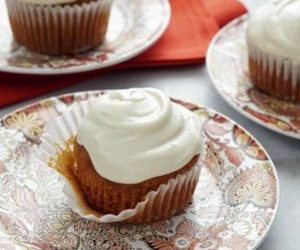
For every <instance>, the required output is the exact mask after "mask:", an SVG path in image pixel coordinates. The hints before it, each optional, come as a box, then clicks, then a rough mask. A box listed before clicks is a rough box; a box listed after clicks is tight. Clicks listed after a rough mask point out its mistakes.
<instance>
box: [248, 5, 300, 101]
mask: <svg viewBox="0 0 300 250" xmlns="http://www.w3.org/2000/svg"><path fill="white" fill-rule="evenodd" d="M299 30H300V1H298V0H275V1H274V0H273V1H271V2H269V3H268V4H266V5H265V6H263V7H262V8H261V9H259V10H258V11H257V12H255V13H253V14H252V15H251V16H250V21H249V27H248V50H249V68H250V76H251V79H252V81H253V83H254V84H255V85H256V86H257V87H258V88H260V89H261V90H263V91H265V92H266V93H268V94H270V95H272V96H275V97H278V98H282V99H284V100H288V101H293V102H300V32H299Z"/></svg>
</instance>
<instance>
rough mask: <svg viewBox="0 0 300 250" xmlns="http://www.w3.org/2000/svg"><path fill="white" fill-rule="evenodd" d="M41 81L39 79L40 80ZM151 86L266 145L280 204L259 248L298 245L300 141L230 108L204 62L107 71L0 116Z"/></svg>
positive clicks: (284, 249)
mask: <svg viewBox="0 0 300 250" xmlns="http://www.w3.org/2000/svg"><path fill="white" fill-rule="evenodd" d="M41 84H42V83H41ZM129 87H155V88H158V89H160V90H162V91H164V92H165V93H166V94H168V95H170V96H174V97H179V98H182V99H185V100H190V101H192V102H196V103H200V104H204V105H206V106H208V107H211V108H213V109H215V110H217V111H219V112H221V113H223V114H225V115H227V116H229V117H230V118H232V119H233V120H235V121H236V122H238V123H239V124H241V125H242V126H244V127H245V128H246V129H247V130H249V131H250V132H251V133H252V134H253V135H254V136H255V137H256V138H257V139H258V140H259V141H260V142H261V143H262V144H263V146H264V147H265V148H266V149H267V151H268V152H269V154H270V156H271V158H272V159H273V161H274V163H275V166H276V168H277V171H278V175H279V179H280V186H281V190H280V206H279V210H278V214H277V217H276V219H275V222H274V224H273V226H272V228H271V231H270V234H269V235H268V236H267V238H266V239H265V241H264V242H263V243H262V245H261V246H260V247H259V250H270V249H271V250H290V249H295V250H298V249H300V233H299V232H300V141H297V140H295V139H291V138H288V137H285V136H282V135H279V134H277V133H275V132H272V131H269V130H267V129H265V128H263V127H261V126H259V125H257V124H255V123H253V122H251V121H249V120H247V119H246V118H244V117H243V116H242V115H240V114H239V113H237V112H236V111H234V110H233V109H231V108H230V107H229V106H228V105H227V104H226V103H225V102H224V101H223V100H222V99H221V98H220V96H219V95H218V93H217V92H216V91H215V89H214V87H213V85H212V83H211V81H210V79H209V77H208V75H207V72H206V69H205V67H204V66H186V67H180V68H160V69H139V70H125V71H118V73H117V74H116V73H115V72H111V73H108V74H105V75H103V76H99V77H97V78H94V79H91V80H89V81H85V82H82V83H80V84H77V85H75V86H72V87H69V88H66V89H63V90H60V91H56V92H53V93H49V94H48V95H45V96H40V97H38V98H35V99H33V100H29V101H26V102H23V103H19V104H16V105H12V106H9V107H6V108H3V109H0V116H2V115H4V114H6V113H7V112H9V111H12V110H14V109H16V108H18V107H21V106H23V105H24V104H27V103H30V102H32V101H36V100H39V99H43V98H46V97H50V96H52V95H58V94H62V93H68V92H73V91H82V90H95V89H116V88H129Z"/></svg>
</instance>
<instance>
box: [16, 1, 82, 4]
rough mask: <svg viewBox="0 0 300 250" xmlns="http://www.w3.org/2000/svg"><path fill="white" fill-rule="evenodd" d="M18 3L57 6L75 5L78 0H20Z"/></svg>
mask: <svg viewBox="0 0 300 250" xmlns="http://www.w3.org/2000/svg"><path fill="white" fill-rule="evenodd" d="M18 1H19V2H23V3H30V4H38V5H55V4H67V3H74V2H76V1H78V0H18Z"/></svg>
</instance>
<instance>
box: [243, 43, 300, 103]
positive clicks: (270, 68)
mask: <svg viewBox="0 0 300 250" xmlns="http://www.w3.org/2000/svg"><path fill="white" fill-rule="evenodd" d="M247 43H248V54H249V68H250V75H251V79H252V81H253V83H254V84H255V85H256V86H257V87H258V88H260V89H261V90H263V91H265V92H266V93H268V94H270V95H272V96H275V97H278V98H281V99H284V100H286V101H293V102H300V64H299V63H297V62H294V61H292V60H290V59H288V58H284V57H280V56H276V55H271V54H269V53H265V52H263V51H262V50H260V49H259V48H258V47H257V46H255V45H254V44H253V43H252V42H251V41H249V39H248V41H247Z"/></svg>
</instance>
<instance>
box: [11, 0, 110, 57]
mask: <svg viewBox="0 0 300 250" xmlns="http://www.w3.org/2000/svg"><path fill="white" fill-rule="evenodd" d="M111 4H112V0H6V5H7V9H8V15H9V19H10V23H11V28H12V31H13V34H14V37H15V39H16V41H17V42H18V43H19V44H21V45H23V46H25V47H26V48H27V49H29V50H31V51H34V52H39V53H44V54H50V55H66V54H75V53H80V52H84V51H87V50H90V49H92V48H94V47H97V46H98V45H100V44H101V43H102V42H103V41H104V39H105V36H106V32H107V28H108V21H109V16H110V10H111Z"/></svg>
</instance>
